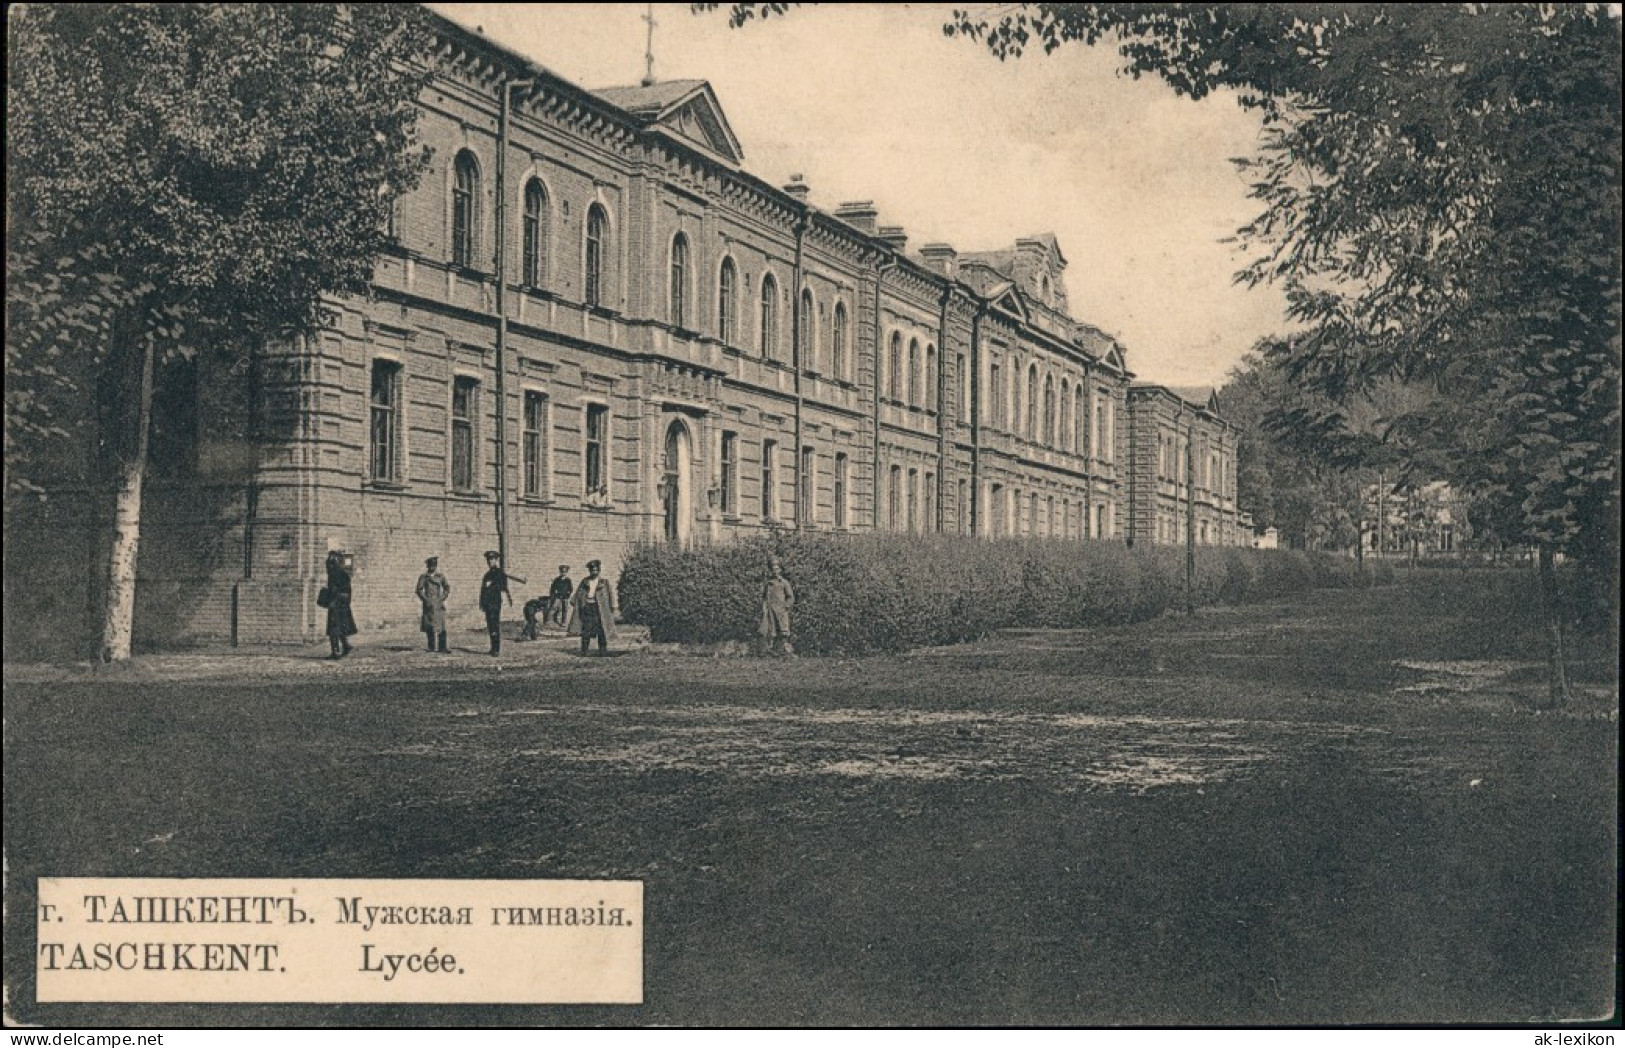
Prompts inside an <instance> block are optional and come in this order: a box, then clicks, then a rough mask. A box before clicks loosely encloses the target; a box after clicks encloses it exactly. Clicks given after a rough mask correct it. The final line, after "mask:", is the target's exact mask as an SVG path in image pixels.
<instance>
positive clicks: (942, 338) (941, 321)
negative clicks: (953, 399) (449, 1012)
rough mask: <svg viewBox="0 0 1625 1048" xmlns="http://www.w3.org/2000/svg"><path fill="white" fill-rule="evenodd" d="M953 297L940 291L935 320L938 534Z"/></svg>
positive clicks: (939, 528) (944, 473)
mask: <svg viewBox="0 0 1625 1048" xmlns="http://www.w3.org/2000/svg"><path fill="white" fill-rule="evenodd" d="M945 268H946V267H945ZM953 297H954V286H953V285H952V284H949V285H948V286H947V287H945V288H943V289H942V312H941V315H940V316H939V317H938V318H937V490H936V501H937V504H936V506H935V507H933V508H934V509H935V510H936V516H937V533H938V534H941V532H942V530H943V529H942V525H943V523H944V521H943V516H944V513H943V503H944V501H945V499H944V498H943V493H942V489H943V487H944V486H945V485H946V484H947V479H948V423H947V419H946V418H945V414H946V413H945V412H944V411H943V408H945V407H946V406H947V403H946V401H947V397H946V389H947V383H946V380H947V376H948V368H947V366H946V364H947V360H948V306H949V304H950V303H952V302H953Z"/></svg>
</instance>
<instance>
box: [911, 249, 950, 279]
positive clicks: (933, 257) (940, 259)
mask: <svg viewBox="0 0 1625 1048" xmlns="http://www.w3.org/2000/svg"><path fill="white" fill-rule="evenodd" d="M920 257H921V258H923V259H925V264H926V265H927V266H929V267H930V268H932V269H934V270H936V271H937V272H938V273H941V274H942V275H943V276H945V277H953V276H956V275H957V274H958V272H959V252H957V251H955V250H954V249H953V245H951V244H926V245H925V246H923V247H921V248H920Z"/></svg>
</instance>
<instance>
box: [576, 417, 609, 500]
mask: <svg viewBox="0 0 1625 1048" xmlns="http://www.w3.org/2000/svg"><path fill="white" fill-rule="evenodd" d="M608 450H609V408H608V407H606V406H605V405H603V404H588V405H587V439H586V441H585V443H584V444H583V445H582V451H583V455H584V461H583V462H582V472H583V475H584V477H585V478H586V494H588V495H597V496H599V497H600V498H607V497H608V495H609V469H608V466H609V459H608V457H607V452H608Z"/></svg>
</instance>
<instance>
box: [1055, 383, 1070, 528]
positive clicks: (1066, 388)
mask: <svg viewBox="0 0 1625 1048" xmlns="http://www.w3.org/2000/svg"><path fill="white" fill-rule="evenodd" d="M1056 425H1057V426H1058V427H1060V430H1059V436H1060V449H1061V450H1062V451H1071V450H1073V448H1072V388H1071V386H1070V385H1069V384H1068V383H1067V381H1066V379H1064V378H1063V379H1061V415H1060V418H1059V419H1057V420H1056ZM1063 516H1064V514H1063Z"/></svg>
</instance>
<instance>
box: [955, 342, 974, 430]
mask: <svg viewBox="0 0 1625 1048" xmlns="http://www.w3.org/2000/svg"><path fill="white" fill-rule="evenodd" d="M954 377H955V380H956V381H958V383H959V403H958V412H959V413H958V419H959V421H960V422H965V423H968V422H970V372H969V371H968V370H966V368H965V354H963V353H961V354H959V355H958V356H956V357H955V358H954Z"/></svg>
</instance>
